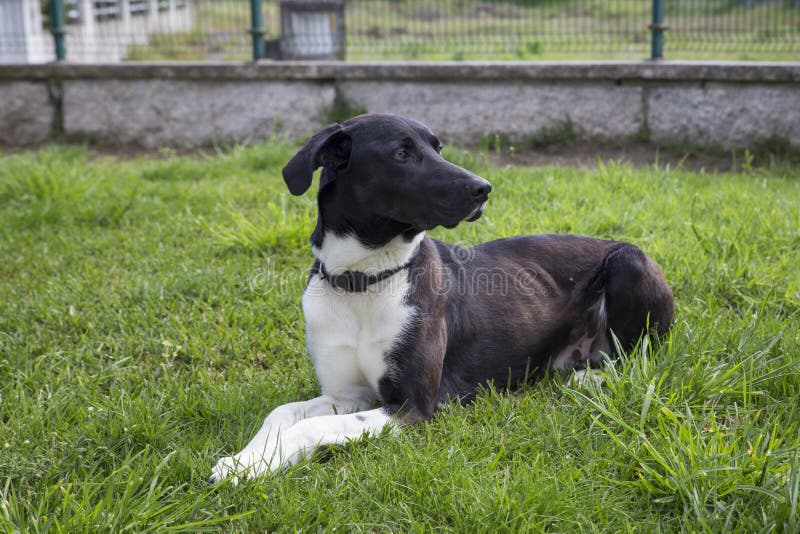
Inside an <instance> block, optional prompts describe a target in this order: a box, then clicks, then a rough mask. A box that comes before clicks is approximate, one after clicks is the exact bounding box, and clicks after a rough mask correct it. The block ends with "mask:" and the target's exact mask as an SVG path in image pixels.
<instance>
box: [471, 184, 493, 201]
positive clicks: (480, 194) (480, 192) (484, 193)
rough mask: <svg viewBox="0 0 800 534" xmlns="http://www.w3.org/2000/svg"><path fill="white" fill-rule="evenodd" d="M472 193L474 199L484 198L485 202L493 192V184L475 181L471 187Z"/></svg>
mask: <svg viewBox="0 0 800 534" xmlns="http://www.w3.org/2000/svg"><path fill="white" fill-rule="evenodd" d="M470 191H471V192H472V196H473V197H475V198H482V199H484V200H485V199H487V198H489V193H491V192H492V184H490V183H489V182H487V181H486V180H479V181H475V182H474V183H473V184H472V185H471V186H470Z"/></svg>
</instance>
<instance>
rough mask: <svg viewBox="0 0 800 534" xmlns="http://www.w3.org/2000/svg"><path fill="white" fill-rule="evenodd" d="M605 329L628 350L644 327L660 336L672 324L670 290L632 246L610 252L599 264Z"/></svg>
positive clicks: (658, 271)
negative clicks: (600, 264)
mask: <svg viewBox="0 0 800 534" xmlns="http://www.w3.org/2000/svg"><path fill="white" fill-rule="evenodd" d="M602 279H603V283H604V285H603V297H604V303H603V304H604V310H605V319H606V324H607V327H608V330H609V331H610V332H611V333H613V334H614V335H615V336H616V337H617V338H618V339H619V341H620V343H621V344H622V348H623V349H624V350H629V349H630V348H631V347H633V345H634V344H635V343H636V342H637V341H638V340H639V338H640V337H641V335H642V333H643V332H644V331H645V330H646V329H648V328H649V329H650V330H651V331H652V332H655V333H656V334H657V335H659V336H662V335H664V334H666V333H667V331H668V330H669V327H670V324H671V323H672V312H673V306H674V303H673V298H672V290H670V287H669V284H667V281H666V279H665V278H664V275H663V274H662V272H661V269H659V268H658V265H656V263H655V262H654V261H653V260H652V259H650V258H649V257H648V256H647V255H646V254H645V253H644V252H642V251H641V250H639V249H638V248H637V247H635V246H633V245H628V244H626V245H623V246H621V247H620V248H618V249H616V250H614V251H613V252H611V253H610V254H609V255H608V256H607V257H606V259H605V262H604V264H603V273H602Z"/></svg>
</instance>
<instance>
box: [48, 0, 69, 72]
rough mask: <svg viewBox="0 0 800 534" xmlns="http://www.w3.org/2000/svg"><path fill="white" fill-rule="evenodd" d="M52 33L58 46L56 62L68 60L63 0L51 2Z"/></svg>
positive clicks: (52, 0)
mask: <svg viewBox="0 0 800 534" xmlns="http://www.w3.org/2000/svg"><path fill="white" fill-rule="evenodd" d="M50 33H52V34H53V40H54V41H55V45H56V61H64V60H65V59H66V58H67V48H66V46H65V45H64V34H65V33H66V30H65V29H64V2H63V0H50Z"/></svg>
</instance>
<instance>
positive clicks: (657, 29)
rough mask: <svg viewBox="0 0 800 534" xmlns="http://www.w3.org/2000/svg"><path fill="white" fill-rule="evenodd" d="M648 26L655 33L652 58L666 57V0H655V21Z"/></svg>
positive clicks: (651, 52)
mask: <svg viewBox="0 0 800 534" xmlns="http://www.w3.org/2000/svg"><path fill="white" fill-rule="evenodd" d="M648 28H650V31H651V32H652V34H653V37H652V39H653V40H652V44H651V47H650V59H664V30H666V29H667V26H666V24H664V0H653V21H652V22H651V23H650V25H649V26H648Z"/></svg>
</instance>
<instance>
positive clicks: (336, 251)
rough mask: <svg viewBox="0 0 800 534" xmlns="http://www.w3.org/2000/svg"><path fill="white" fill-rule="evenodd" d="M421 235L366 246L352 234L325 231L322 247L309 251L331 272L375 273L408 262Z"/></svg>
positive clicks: (422, 235) (420, 239) (422, 234)
mask: <svg viewBox="0 0 800 534" xmlns="http://www.w3.org/2000/svg"><path fill="white" fill-rule="evenodd" d="M424 237H425V234H424V233H419V234H417V235H416V236H415V237H414V239H413V240H412V241H411V242H407V241H406V240H405V239H403V236H397V237H395V238H394V239H392V240H391V241H389V242H388V243H387V244H386V245H384V246H382V247H379V248H368V247H365V246H364V245H363V244H362V243H361V242H360V241H359V240H358V239H357V238H355V237H354V236H350V235H346V236H337V235H334V234H325V237H324V238H323V240H322V246H321V247H319V248H318V247H312V250H313V252H314V255H315V256H316V257H317V259H318V260H319V261H321V262H322V263H324V264H325V268H326V269H327V270H328V272H329V273H331V274H340V273H343V272H345V271H361V272H363V273H367V274H376V273H379V272H381V271H388V270H389V269H394V268H395V267H399V266H401V265H405V264H406V263H408V261H409V260H410V259H411V256H413V255H414V252H415V251H416V250H417V247H419V244H420V243H421V242H422V239H423V238H424Z"/></svg>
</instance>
